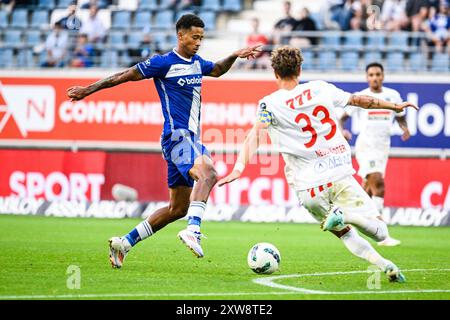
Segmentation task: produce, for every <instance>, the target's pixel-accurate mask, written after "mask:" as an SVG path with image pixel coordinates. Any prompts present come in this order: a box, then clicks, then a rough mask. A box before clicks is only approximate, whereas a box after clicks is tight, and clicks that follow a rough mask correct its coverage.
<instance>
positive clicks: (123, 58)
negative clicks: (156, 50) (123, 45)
mask: <svg viewBox="0 0 450 320" xmlns="http://www.w3.org/2000/svg"><path fill="white" fill-rule="evenodd" d="M132 62H133V59H131V57H130V55H129V54H128V52H127V50H124V51H123V52H122V54H121V55H120V56H119V64H120V66H121V67H128V66H130V65H131V63H132Z"/></svg>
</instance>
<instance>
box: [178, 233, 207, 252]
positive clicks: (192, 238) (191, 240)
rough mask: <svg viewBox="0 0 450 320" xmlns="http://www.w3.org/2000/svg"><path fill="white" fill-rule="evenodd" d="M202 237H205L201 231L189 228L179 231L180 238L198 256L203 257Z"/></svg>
mask: <svg viewBox="0 0 450 320" xmlns="http://www.w3.org/2000/svg"><path fill="white" fill-rule="evenodd" d="M201 237H204V236H203V235H202V234H201V233H199V232H198V233H197V232H194V231H190V230H187V229H185V230H181V231H180V232H178V238H179V239H180V240H181V241H183V243H184V244H185V245H186V247H188V248H189V250H191V251H192V253H193V254H194V255H195V256H196V257H197V258H203V249H202V247H201V245H200V238H201Z"/></svg>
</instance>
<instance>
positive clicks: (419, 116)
mask: <svg viewBox="0 0 450 320" xmlns="http://www.w3.org/2000/svg"><path fill="white" fill-rule="evenodd" d="M333 84H335V85H336V86H337V87H339V88H341V89H343V90H345V91H348V92H352V93H353V92H357V91H361V90H363V89H366V88H367V84H366V83H361V82H333ZM384 86H385V87H388V88H391V89H395V90H397V91H398V92H399V93H400V95H401V97H402V99H403V100H404V101H410V102H412V103H414V104H416V105H417V106H418V107H419V111H416V110H413V109H410V108H409V109H408V110H407V113H406V120H407V122H408V128H409V130H410V132H411V138H410V139H409V140H408V141H402V140H401V139H400V135H401V130H400V128H399V127H398V124H397V123H394V128H393V130H392V134H393V136H392V140H391V146H392V147H408V148H442V149H450V84H449V83H384ZM346 128H347V129H349V130H351V132H352V134H353V138H352V140H351V141H350V144H351V145H354V143H355V139H356V137H355V135H357V134H358V130H359V128H358V126H357V125H356V124H355V123H353V124H352V121H351V119H350V120H349V121H348V122H347V124H346Z"/></svg>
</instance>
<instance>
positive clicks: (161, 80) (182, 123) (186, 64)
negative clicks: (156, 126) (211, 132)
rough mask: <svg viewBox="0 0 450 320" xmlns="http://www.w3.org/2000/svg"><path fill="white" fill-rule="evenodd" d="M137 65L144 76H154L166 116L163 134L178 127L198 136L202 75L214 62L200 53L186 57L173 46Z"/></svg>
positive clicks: (207, 72)
mask: <svg viewBox="0 0 450 320" xmlns="http://www.w3.org/2000/svg"><path fill="white" fill-rule="evenodd" d="M137 68H138V70H139V71H140V72H141V73H142V75H143V76H144V77H145V78H153V79H154V82H155V86H156V90H157V91H158V95H159V98H160V100H161V106H162V112H163V115H164V129H163V137H166V136H168V135H170V134H172V132H173V131H174V130H177V129H186V130H189V131H190V132H192V133H194V134H195V135H197V136H199V135H200V107H201V95H200V94H201V86H202V77H203V76H204V75H208V74H210V73H211V71H212V70H213V68H214V63H213V62H211V61H207V60H203V59H202V58H201V57H200V56H199V55H194V56H193V57H192V58H191V59H186V58H184V57H182V56H180V55H179V54H178V53H177V52H176V51H175V49H174V50H172V51H170V52H169V53H166V54H164V55H155V56H153V57H151V58H150V59H147V60H146V61H143V62H140V63H138V64H137Z"/></svg>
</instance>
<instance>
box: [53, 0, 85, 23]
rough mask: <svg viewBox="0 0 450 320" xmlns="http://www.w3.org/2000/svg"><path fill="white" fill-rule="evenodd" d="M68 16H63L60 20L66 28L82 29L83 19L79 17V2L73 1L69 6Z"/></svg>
mask: <svg viewBox="0 0 450 320" xmlns="http://www.w3.org/2000/svg"><path fill="white" fill-rule="evenodd" d="M67 12H68V14H67V16H65V17H64V18H61V19H60V20H59V21H58V22H59V23H60V24H61V25H62V27H63V28H64V29H66V30H80V28H81V20H80V19H79V18H78V17H77V15H76V13H77V2H76V1H73V2H72V3H71V4H70V5H69V7H68V8H67Z"/></svg>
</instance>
